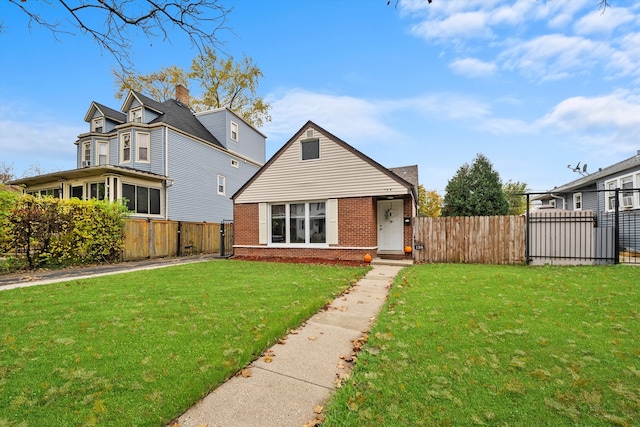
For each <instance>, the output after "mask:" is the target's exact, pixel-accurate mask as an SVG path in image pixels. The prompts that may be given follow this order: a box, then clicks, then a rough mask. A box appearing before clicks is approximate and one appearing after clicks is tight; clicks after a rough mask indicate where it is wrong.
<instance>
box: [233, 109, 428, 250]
mask: <svg viewBox="0 0 640 427" xmlns="http://www.w3.org/2000/svg"><path fill="white" fill-rule="evenodd" d="M417 191H418V168H417V166H410V167H405V168H396V169H393V170H391V169H387V168H385V167H384V166H382V165H380V164H379V163H377V162H375V161H374V160H372V159H370V158H369V157H367V156H365V155H364V154H362V153H361V152H359V151H358V150H356V149H355V148H353V147H352V146H350V145H349V144H347V143H346V142H344V141H342V140H341V139H339V138H337V137H336V136H334V135H332V134H331V133H329V132H327V131H326V130H324V129H323V128H321V127H320V126H318V125H316V124H315V123H313V122H311V121H309V122H307V123H306V124H305V125H304V126H303V127H302V128H301V129H300V130H299V131H298V132H297V133H296V134H295V135H294V136H293V137H292V138H291V139H290V140H289V141H288V142H287V143H286V144H285V145H284V146H283V147H282V148H281V149H280V150H279V151H278V152H277V153H276V154H274V155H273V157H272V158H271V159H270V160H269V161H268V162H267V163H266V164H265V165H264V166H263V167H262V168H261V169H260V170H259V171H258V172H257V173H256V174H255V175H254V176H253V177H252V178H251V179H250V180H249V181H248V182H247V183H246V184H245V185H244V186H242V187H241V188H240V189H239V190H238V191H237V192H236V193H235V194H234V195H233V197H232V198H233V201H234V238H235V241H234V254H235V256H236V257H246V258H267V257H277V258H306V259H327V260H329V259H331V260H353V261H362V260H363V258H364V255H365V254H367V253H368V254H370V255H371V256H372V257H376V256H393V257H398V256H403V255H404V248H405V247H407V246H409V247H411V246H412V245H413V226H412V218H413V217H414V216H415V215H416V211H417V200H418V195H417V194H418V193H417Z"/></svg>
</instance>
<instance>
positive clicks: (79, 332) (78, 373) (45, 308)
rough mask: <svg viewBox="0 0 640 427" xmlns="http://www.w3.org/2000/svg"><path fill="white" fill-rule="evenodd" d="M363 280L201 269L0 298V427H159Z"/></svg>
mask: <svg viewBox="0 0 640 427" xmlns="http://www.w3.org/2000/svg"><path fill="white" fill-rule="evenodd" d="M365 272H366V268H354V267H339V266H320V265H310V264H307V265H301V264H280V263H261V262H243V261H227V260H225V261H213V262H206V263H197V264H188V265H181V266H175V267H168V268H163V269H158V270H150V271H139V272H132V273H126V274H119V275H113V276H104V277H98V278H93V279H87V280H74V281H69V282H65V283H59V284H52V285H42V286H35V287H31V288H22V289H15V290H8V291H1V292H0V310H1V316H2V322H1V326H0V426H3V427H4V426H20V427H27V426H77V425H83V426H90V425H100V426H105V425H109V426H162V425H165V424H166V423H168V422H169V421H170V420H172V419H173V418H174V417H176V416H178V415H179V414H181V413H182V412H183V411H184V410H186V409H187V408H189V407H190V406H191V405H192V404H193V403H195V402H196V401H197V400H198V399H200V398H201V397H203V396H204V395H206V394H207V393H208V392H209V391H211V390H213V389H214V388H215V387H216V386H217V385H219V384H221V383H222V382H223V381H225V379H227V378H228V377H229V376H231V375H233V374H234V373H235V372H237V371H238V370H239V369H240V368H242V367H243V366H245V365H246V364H247V363H249V362H250V361H251V360H253V359H254V358H255V357H257V356H259V355H260V354H261V353H262V352H263V351H264V350H265V349H266V348H268V347H269V346H270V345H272V344H273V343H274V342H276V340H277V339H279V338H281V337H283V336H284V335H286V333H287V331H288V330H289V329H293V328H296V327H297V326H298V325H300V323H301V322H302V321H304V320H305V319H307V318H309V317H310V316H311V315H313V314H314V313H315V312H317V311H318V310H319V309H320V308H322V307H323V306H324V305H325V304H327V303H328V302H330V301H332V300H333V299H334V297H335V296H336V295H338V294H340V293H342V292H343V291H344V290H345V289H346V288H347V287H349V286H350V285H351V284H352V283H354V282H355V281H356V280H357V279H358V278H359V277H361V276H362V275H363V274H364V273H365Z"/></svg>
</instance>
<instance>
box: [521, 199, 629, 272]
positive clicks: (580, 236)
mask: <svg viewBox="0 0 640 427" xmlns="http://www.w3.org/2000/svg"><path fill="white" fill-rule="evenodd" d="M580 193H581V196H580V197H581V200H582V197H583V194H584V193H593V196H595V197H592V198H591V199H592V200H597V202H598V203H597V204H598V205H599V206H607V207H608V209H593V210H591V209H586V208H585V209H584V210H563V209H544V208H540V209H535V210H531V209H530V201H531V200H530V196H531V195H543V194H544V195H546V194H549V193H529V194H527V225H526V227H527V230H526V253H525V257H526V260H527V263H528V264H538V265H540V264H558V265H559V264H619V263H628V264H640V206H639V204H640V189H633V188H631V189H629V188H628V189H615V190H590V191H581V192H580ZM571 196H572V193H564V194H563V195H562V197H559V196H557V195H553V197H556V198H558V199H562V200H564V199H565V198H566V197H571Z"/></svg>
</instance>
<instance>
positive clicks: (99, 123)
mask: <svg viewBox="0 0 640 427" xmlns="http://www.w3.org/2000/svg"><path fill="white" fill-rule="evenodd" d="M103 126H104V119H103V118H102V117H99V118H97V119H93V121H92V122H91V130H92V131H93V132H98V133H102V129H103Z"/></svg>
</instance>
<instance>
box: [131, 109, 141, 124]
mask: <svg viewBox="0 0 640 427" xmlns="http://www.w3.org/2000/svg"><path fill="white" fill-rule="evenodd" d="M129 121H130V122H133V123H142V107H139V108H136V109H134V110H131V111H130V112H129Z"/></svg>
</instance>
